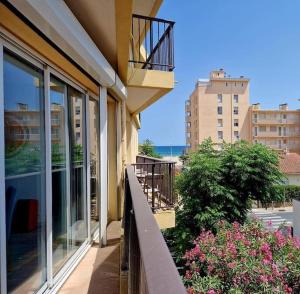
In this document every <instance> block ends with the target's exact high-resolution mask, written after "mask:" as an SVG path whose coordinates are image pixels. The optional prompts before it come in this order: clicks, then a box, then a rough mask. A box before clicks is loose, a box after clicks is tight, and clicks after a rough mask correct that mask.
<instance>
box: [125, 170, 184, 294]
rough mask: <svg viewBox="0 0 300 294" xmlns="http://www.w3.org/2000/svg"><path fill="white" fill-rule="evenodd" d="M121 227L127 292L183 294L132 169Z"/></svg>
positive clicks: (179, 281) (126, 188) (168, 254)
mask: <svg viewBox="0 0 300 294" xmlns="http://www.w3.org/2000/svg"><path fill="white" fill-rule="evenodd" d="M123 227H124V242H123V250H122V252H123V256H122V264H121V268H122V270H123V271H127V272H128V293H147V294H158V293H164V294H184V293H186V289H185V288H184V285H183V283H182V281H181V278H180V276H179V273H178V271H177V269H176V266H175V264H174V261H173V259H172V256H171V254H170V251H169V249H168V247H167V244H166V242H165V240H164V238H163V236H162V234H161V232H160V229H159V227H158V225H157V222H156V220H155V218H154V216H153V214H152V211H151V209H150V207H149V205H148V203H147V199H146V198H145V196H144V195H143V189H142V186H141V184H140V182H139V181H138V178H137V176H136V174H135V172H134V167H133V166H128V167H127V169H126V174H125V205H124V217H123Z"/></svg>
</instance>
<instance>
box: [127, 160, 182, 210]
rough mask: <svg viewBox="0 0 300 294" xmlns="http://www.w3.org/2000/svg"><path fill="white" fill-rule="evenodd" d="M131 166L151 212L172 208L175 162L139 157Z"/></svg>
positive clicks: (174, 201)
mask: <svg viewBox="0 0 300 294" xmlns="http://www.w3.org/2000/svg"><path fill="white" fill-rule="evenodd" d="M132 166H133V168H134V171H135V174H136V176H137V178H138V181H139V183H140V185H141V186H142V189H143V192H144V194H145V196H146V199H147V201H148V203H149V205H150V207H151V208H152V211H153V212H155V211H156V210H159V209H167V208H173V207H174V205H175V203H176V200H177V199H176V196H175V192H174V182H175V162H171V161H165V160H162V159H157V158H153V157H147V156H141V155H139V156H137V160H136V164H132Z"/></svg>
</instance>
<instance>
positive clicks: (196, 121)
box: [186, 70, 250, 151]
mask: <svg viewBox="0 0 300 294" xmlns="http://www.w3.org/2000/svg"><path fill="white" fill-rule="evenodd" d="M248 110H249V79H246V78H244V77H240V78H231V77H227V76H226V74H225V72H224V70H219V71H213V72H211V74H210V79H208V80H199V81H198V82H197V83H196V86H195V89H194V91H193V93H192V94H191V96H190V98H189V100H188V101H187V102H186V142H187V146H190V148H189V150H190V151H196V150H197V147H198V145H199V144H200V143H201V142H202V141H203V140H205V139H207V138H209V137H210V138H211V139H212V141H213V142H214V143H216V144H220V143H222V142H223V140H224V141H225V142H228V143H233V142H235V141H236V140H239V139H243V140H249V139H250V126H249V112H248Z"/></svg>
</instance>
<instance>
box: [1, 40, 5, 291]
mask: <svg viewBox="0 0 300 294" xmlns="http://www.w3.org/2000/svg"><path fill="white" fill-rule="evenodd" d="M0 195H2V196H3V197H0V281H1V289H0V293H6V292H7V268H6V205H5V146H4V84H3V41H2V40H1V38H0Z"/></svg>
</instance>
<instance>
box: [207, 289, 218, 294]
mask: <svg viewBox="0 0 300 294" xmlns="http://www.w3.org/2000/svg"><path fill="white" fill-rule="evenodd" d="M207 294H216V291H215V290H212V289H211V290H208V291H207Z"/></svg>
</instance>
